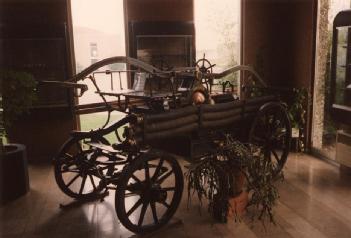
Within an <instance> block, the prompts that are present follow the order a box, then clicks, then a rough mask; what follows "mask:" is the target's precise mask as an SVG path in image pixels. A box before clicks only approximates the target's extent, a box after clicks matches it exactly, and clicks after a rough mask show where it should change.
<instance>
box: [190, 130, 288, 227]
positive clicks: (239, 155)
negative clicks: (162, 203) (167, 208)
mask: <svg viewBox="0 0 351 238" xmlns="http://www.w3.org/2000/svg"><path fill="white" fill-rule="evenodd" d="M215 144H216V148H217V149H216V151H215V152H213V153H212V154H211V155H209V156H205V157H203V158H201V159H200V160H199V161H198V162H196V163H193V164H191V165H190V166H189V168H188V171H187V172H186V174H185V175H186V179H187V181H188V199H189V200H188V201H189V202H188V204H190V197H191V195H192V194H197V196H198V198H199V200H200V204H202V202H201V201H202V199H204V198H205V199H208V201H209V207H208V208H209V211H210V213H211V214H212V215H213V216H214V218H215V219H216V220H219V221H221V222H225V221H226V219H227V214H228V207H229V206H230V204H229V198H230V197H232V196H235V195H237V194H239V193H240V192H241V189H242V188H240V186H237V183H238V181H237V180H238V176H239V175H240V174H243V175H244V176H245V178H246V184H247V185H246V188H245V190H246V191H247V192H248V193H249V194H250V195H251V200H250V202H249V205H251V206H253V207H255V208H256V209H257V210H258V212H257V213H254V214H253V216H252V219H253V220H254V219H255V218H257V219H259V220H261V221H262V222H264V221H265V218H267V217H268V218H269V220H270V221H271V222H273V223H274V216H273V207H274V205H275V204H276V201H277V199H278V197H279V194H278V190H277V188H276V187H275V185H274V182H275V181H276V180H277V179H279V178H283V174H282V172H281V173H280V174H278V175H277V176H274V171H275V165H274V164H273V163H272V161H271V160H267V159H264V155H263V153H262V151H261V148H259V147H257V146H254V145H252V144H242V143H241V142H239V141H237V140H234V139H233V138H232V136H230V135H224V137H223V138H222V139H221V140H219V141H217V142H215ZM236 218H238V217H237V216H236ZM236 220H237V219H236ZM238 220H240V218H238Z"/></svg>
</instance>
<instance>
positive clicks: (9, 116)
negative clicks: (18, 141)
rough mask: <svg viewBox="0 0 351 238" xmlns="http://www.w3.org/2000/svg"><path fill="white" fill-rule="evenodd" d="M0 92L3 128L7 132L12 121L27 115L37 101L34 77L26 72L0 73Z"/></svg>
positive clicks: (7, 71)
mask: <svg viewBox="0 0 351 238" xmlns="http://www.w3.org/2000/svg"><path fill="white" fill-rule="evenodd" d="M0 80H1V84H0V87H1V88H0V89H1V90H0V91H1V92H2V95H1V96H2V109H3V118H2V120H3V122H2V124H3V127H4V128H5V131H7V130H8V128H10V127H11V126H12V124H13V122H14V121H16V120H17V119H18V117H19V116H21V115H22V114H24V113H28V112H29V109H30V108H31V107H32V105H33V103H34V102H35V101H36V100H37V94H36V86H37V82H36V81H35V79H34V77H33V76H32V75H31V74H29V73H26V72H17V71H11V70H4V71H0Z"/></svg>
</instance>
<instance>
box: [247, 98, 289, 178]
mask: <svg viewBox="0 0 351 238" xmlns="http://www.w3.org/2000/svg"><path fill="white" fill-rule="evenodd" d="M249 142H250V143H252V144H255V145H258V146H261V147H262V149H263V153H264V157H265V158H266V159H269V160H271V162H272V163H273V165H274V171H273V176H277V175H278V174H279V173H280V171H281V170H282V169H283V167H284V164H285V162H286V160H287V158H288V154H289V150H290V142H291V126H290V121H289V117H288V115H287V113H286V110H285V108H284V107H283V106H282V105H281V104H279V103H269V104H266V105H264V106H263V107H262V108H261V109H260V111H259V112H258V115H257V116H256V118H255V119H254V121H253V124H252V127H251V130H250V134H249Z"/></svg>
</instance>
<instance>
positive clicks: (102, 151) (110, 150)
mask: <svg viewBox="0 0 351 238" xmlns="http://www.w3.org/2000/svg"><path fill="white" fill-rule="evenodd" d="M113 63H126V64H128V65H130V68H127V70H125V71H124V72H126V71H128V72H130V73H133V74H137V73H140V72H142V71H143V72H145V73H146V74H148V75H151V77H153V78H157V80H164V81H168V82H169V83H170V85H171V87H170V92H169V93H168V94H163V95H160V94H158V92H155V91H153V89H152V88H151V87H150V89H149V91H147V92H146V94H147V95H146V94H145V92H144V96H143V95H141V96H140V95H139V96H138V95H136V94H135V93H134V94H131V93H130V92H128V93H123V92H118V93H111V92H103V91H102V90H100V88H99V86H98V84H97V82H96V80H95V77H94V72H95V73H96V70H98V69H99V68H101V67H103V66H106V65H109V64H113ZM206 64H209V65H208V66H206ZM213 66H214V65H211V64H210V63H209V61H208V60H207V59H205V57H204V58H203V59H200V60H199V61H198V62H197V67H184V68H174V69H172V70H169V71H162V70H159V69H157V68H155V67H153V66H151V65H148V64H146V63H144V62H141V61H139V60H136V59H133V58H129V57H112V58H108V59H105V60H102V61H99V62H97V63H95V64H93V65H91V66H89V67H88V68H86V69H85V70H83V71H82V72H80V73H79V74H77V75H76V76H74V77H73V78H71V79H69V80H67V81H65V82H50V83H56V84H58V85H60V86H66V87H73V88H75V92H77V90H78V89H79V90H80V92H79V93H78V94H77V96H81V95H82V94H83V93H84V92H85V91H86V90H87V86H86V85H84V84H81V83H78V81H80V80H84V79H89V80H91V81H92V83H93V85H94V86H95V88H96V93H97V94H99V95H100V96H101V97H102V99H103V103H104V105H105V107H106V110H107V111H108V115H109V116H108V120H107V122H106V124H105V125H104V126H103V128H98V129H96V130H92V131H88V132H81V131H73V132H72V133H71V135H70V138H69V139H68V140H67V141H66V142H65V143H64V144H63V146H62V147H61V149H60V150H59V153H58V154H57V156H55V158H54V170H55V179H56V181H57V184H58V186H59V188H60V189H61V190H62V191H63V192H64V193H65V194H67V195H68V196H70V197H72V198H75V199H78V200H85V199H90V198H92V197H96V196H97V195H100V194H101V193H103V194H106V193H107V191H108V190H109V189H114V190H116V195H115V208H116V213H117V216H118V218H119V219H120V221H121V223H122V224H123V225H124V226H125V227H126V228H127V229H129V230H131V231H133V232H136V233H144V232H150V231H153V230H156V229H158V228H159V227H160V226H162V225H164V224H166V223H167V222H168V221H169V220H170V219H171V217H172V216H173V215H174V213H175V212H176V210H177V207H178V205H179V203H180V200H181V196H182V191H183V183H184V182H183V174H182V170H181V168H180V166H179V164H178V162H177V160H176V156H175V155H174V153H175V151H177V150H175V151H174V150H168V149H167V148H166V149H165V147H164V146H163V145H164V144H165V143H164V142H165V140H173V138H176V137H178V138H179V137H183V138H184V136H185V137H187V138H190V142H194V141H196V142H197V143H194V144H197V147H194V148H193V150H194V151H195V152H194V153H193V152H192V153H190V155H189V156H187V157H186V158H185V159H187V160H188V161H189V162H190V163H191V162H192V161H194V160H199V159H201V158H203V157H204V156H208V155H209V154H211V153H212V151H213V147H215V146H216V145H214V143H213V141H214V140H217V139H218V138H219V139H220V137H221V135H223V134H224V133H230V134H231V135H233V137H234V138H236V139H238V140H240V141H243V142H250V143H254V144H257V145H259V146H261V147H262V148H263V151H264V155H265V158H267V159H270V160H272V161H274V163H275V164H276V167H275V171H274V174H275V175H277V174H278V173H279V172H280V171H281V170H282V168H283V166H284V164H285V162H286V159H287V156H288V153H289V148H290V140H291V127H290V121H289V118H288V116H287V113H286V109H285V107H284V105H283V104H282V103H281V102H280V101H279V100H277V98H276V97H275V96H271V95H269V96H261V97H257V98H253V99H245V100H240V99H238V98H236V97H232V96H229V97H228V96H224V99H225V100H224V102H222V101H221V102H217V103H215V104H213V102H212V103H210V104H201V105H193V104H191V103H189V102H186V103H185V104H184V103H183V102H182V100H183V101H184V99H188V98H189V93H191V92H192V89H193V88H194V82H195V83H197V84H200V85H205V87H206V89H207V91H209V95H210V96H211V90H212V85H213V81H214V79H218V78H223V77H224V76H226V75H229V74H231V73H234V72H236V71H245V72H248V73H250V74H251V75H253V76H254V77H255V80H256V82H257V83H258V84H259V85H260V86H259V87H261V88H267V84H266V83H265V82H264V81H263V80H262V78H261V77H260V76H259V75H258V74H257V73H256V72H255V71H254V70H253V69H252V68H251V67H249V66H235V67H232V68H230V69H228V70H225V71H223V72H221V73H213V72H212V68H213ZM118 72H119V71H118V70H117V71H115V73H118ZM120 72H121V71H120ZM120 72H119V74H120ZM103 73H105V74H110V75H111V80H112V73H114V72H112V71H111V70H105V71H103ZM179 78H181V79H188V80H189V79H192V80H193V83H192V84H191V86H190V87H189V88H188V90H185V92H184V91H179V90H177V87H176V86H175V81H176V80H177V79H179ZM228 84H230V83H227V82H225V83H224V84H223V94H221V95H232V94H231V93H229V94H226V93H225V91H226V90H225V87H226V86H227V85H228ZM120 88H122V86H121V81H120ZM247 88H248V85H245V84H244V85H241V87H240V90H242V89H247ZM184 93H185V94H184ZM186 94H188V95H186ZM106 96H114V97H116V98H117V103H116V104H111V103H110V102H108V101H107V100H106V98H105V97H106ZM221 97H222V99H223V96H221ZM133 98H136V99H139V102H140V101H141V102H145V103H146V104H147V106H149V107H148V108H147V109H145V108H142V109H140V108H138V107H133V102H131V101H132V100H131V99H133ZM148 100H151V101H148ZM165 101H167V103H166V104H167V105H166V106H167V107H170V109H168V108H167V109H165V108H162V105H163V106H165ZM150 102H152V103H158V104H157V107H156V109H155V108H151V109H150V107H153V106H154V104H152V103H150ZM150 105H151V106H150ZM160 105H161V107H160ZM160 108H161V110H159V109H160ZM114 110H118V111H123V112H126V116H125V117H124V118H123V119H121V120H119V121H117V122H113V123H111V124H108V122H109V120H110V113H111V112H112V111H114ZM121 128H123V131H124V132H123V138H122V136H121V135H120V133H119V132H118V131H119V130H121ZM113 132H115V134H116V137H117V139H116V142H115V143H112V144H110V143H109V142H108V141H107V140H106V139H105V138H104V136H105V135H107V134H109V133H113ZM204 148H205V149H204ZM67 174H70V177H69V178H68V179H67V178H65V176H66V175H67ZM140 176H141V177H140ZM167 179H171V180H172V181H173V183H172V185H169V182H168V183H167V184H166V185H165V184H164V182H165V181H166V180H167ZM77 181H78V184H77V185H75V186H74V185H73V184H74V183H77ZM79 181H80V182H79ZM89 181H90V187H89V188H90V189H89V190H87V188H86V187H87V186H86V183H87V182H89ZM104 192H105V193H104ZM129 197H137V198H139V199H137V200H133V202H134V203H133V202H132V203H133V205H132V206H129V205H130V204H129V203H130V202H128V201H127V198H129ZM128 206H129V207H128ZM127 207H128V208H127ZM136 210H139V211H140V212H138V214H139V215H136ZM160 210H162V211H163V212H162V215H160V214H159V211H160ZM147 211H148V212H147ZM146 214H148V215H146ZM145 216H149V218H145ZM145 220H148V221H151V222H149V223H147V224H146V221H145Z"/></svg>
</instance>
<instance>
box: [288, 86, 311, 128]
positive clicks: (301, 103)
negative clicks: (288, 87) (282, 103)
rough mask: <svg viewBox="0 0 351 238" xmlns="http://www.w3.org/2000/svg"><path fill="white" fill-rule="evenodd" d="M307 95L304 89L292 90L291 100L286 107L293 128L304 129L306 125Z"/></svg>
mask: <svg viewBox="0 0 351 238" xmlns="http://www.w3.org/2000/svg"><path fill="white" fill-rule="evenodd" d="M307 94H308V93H307V90H306V89H305V88H293V100H292V103H291V105H288V116H289V119H290V122H291V126H292V127H293V128H304V127H305V125H306V119H305V116H306V112H307V96H308V95H307Z"/></svg>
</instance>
